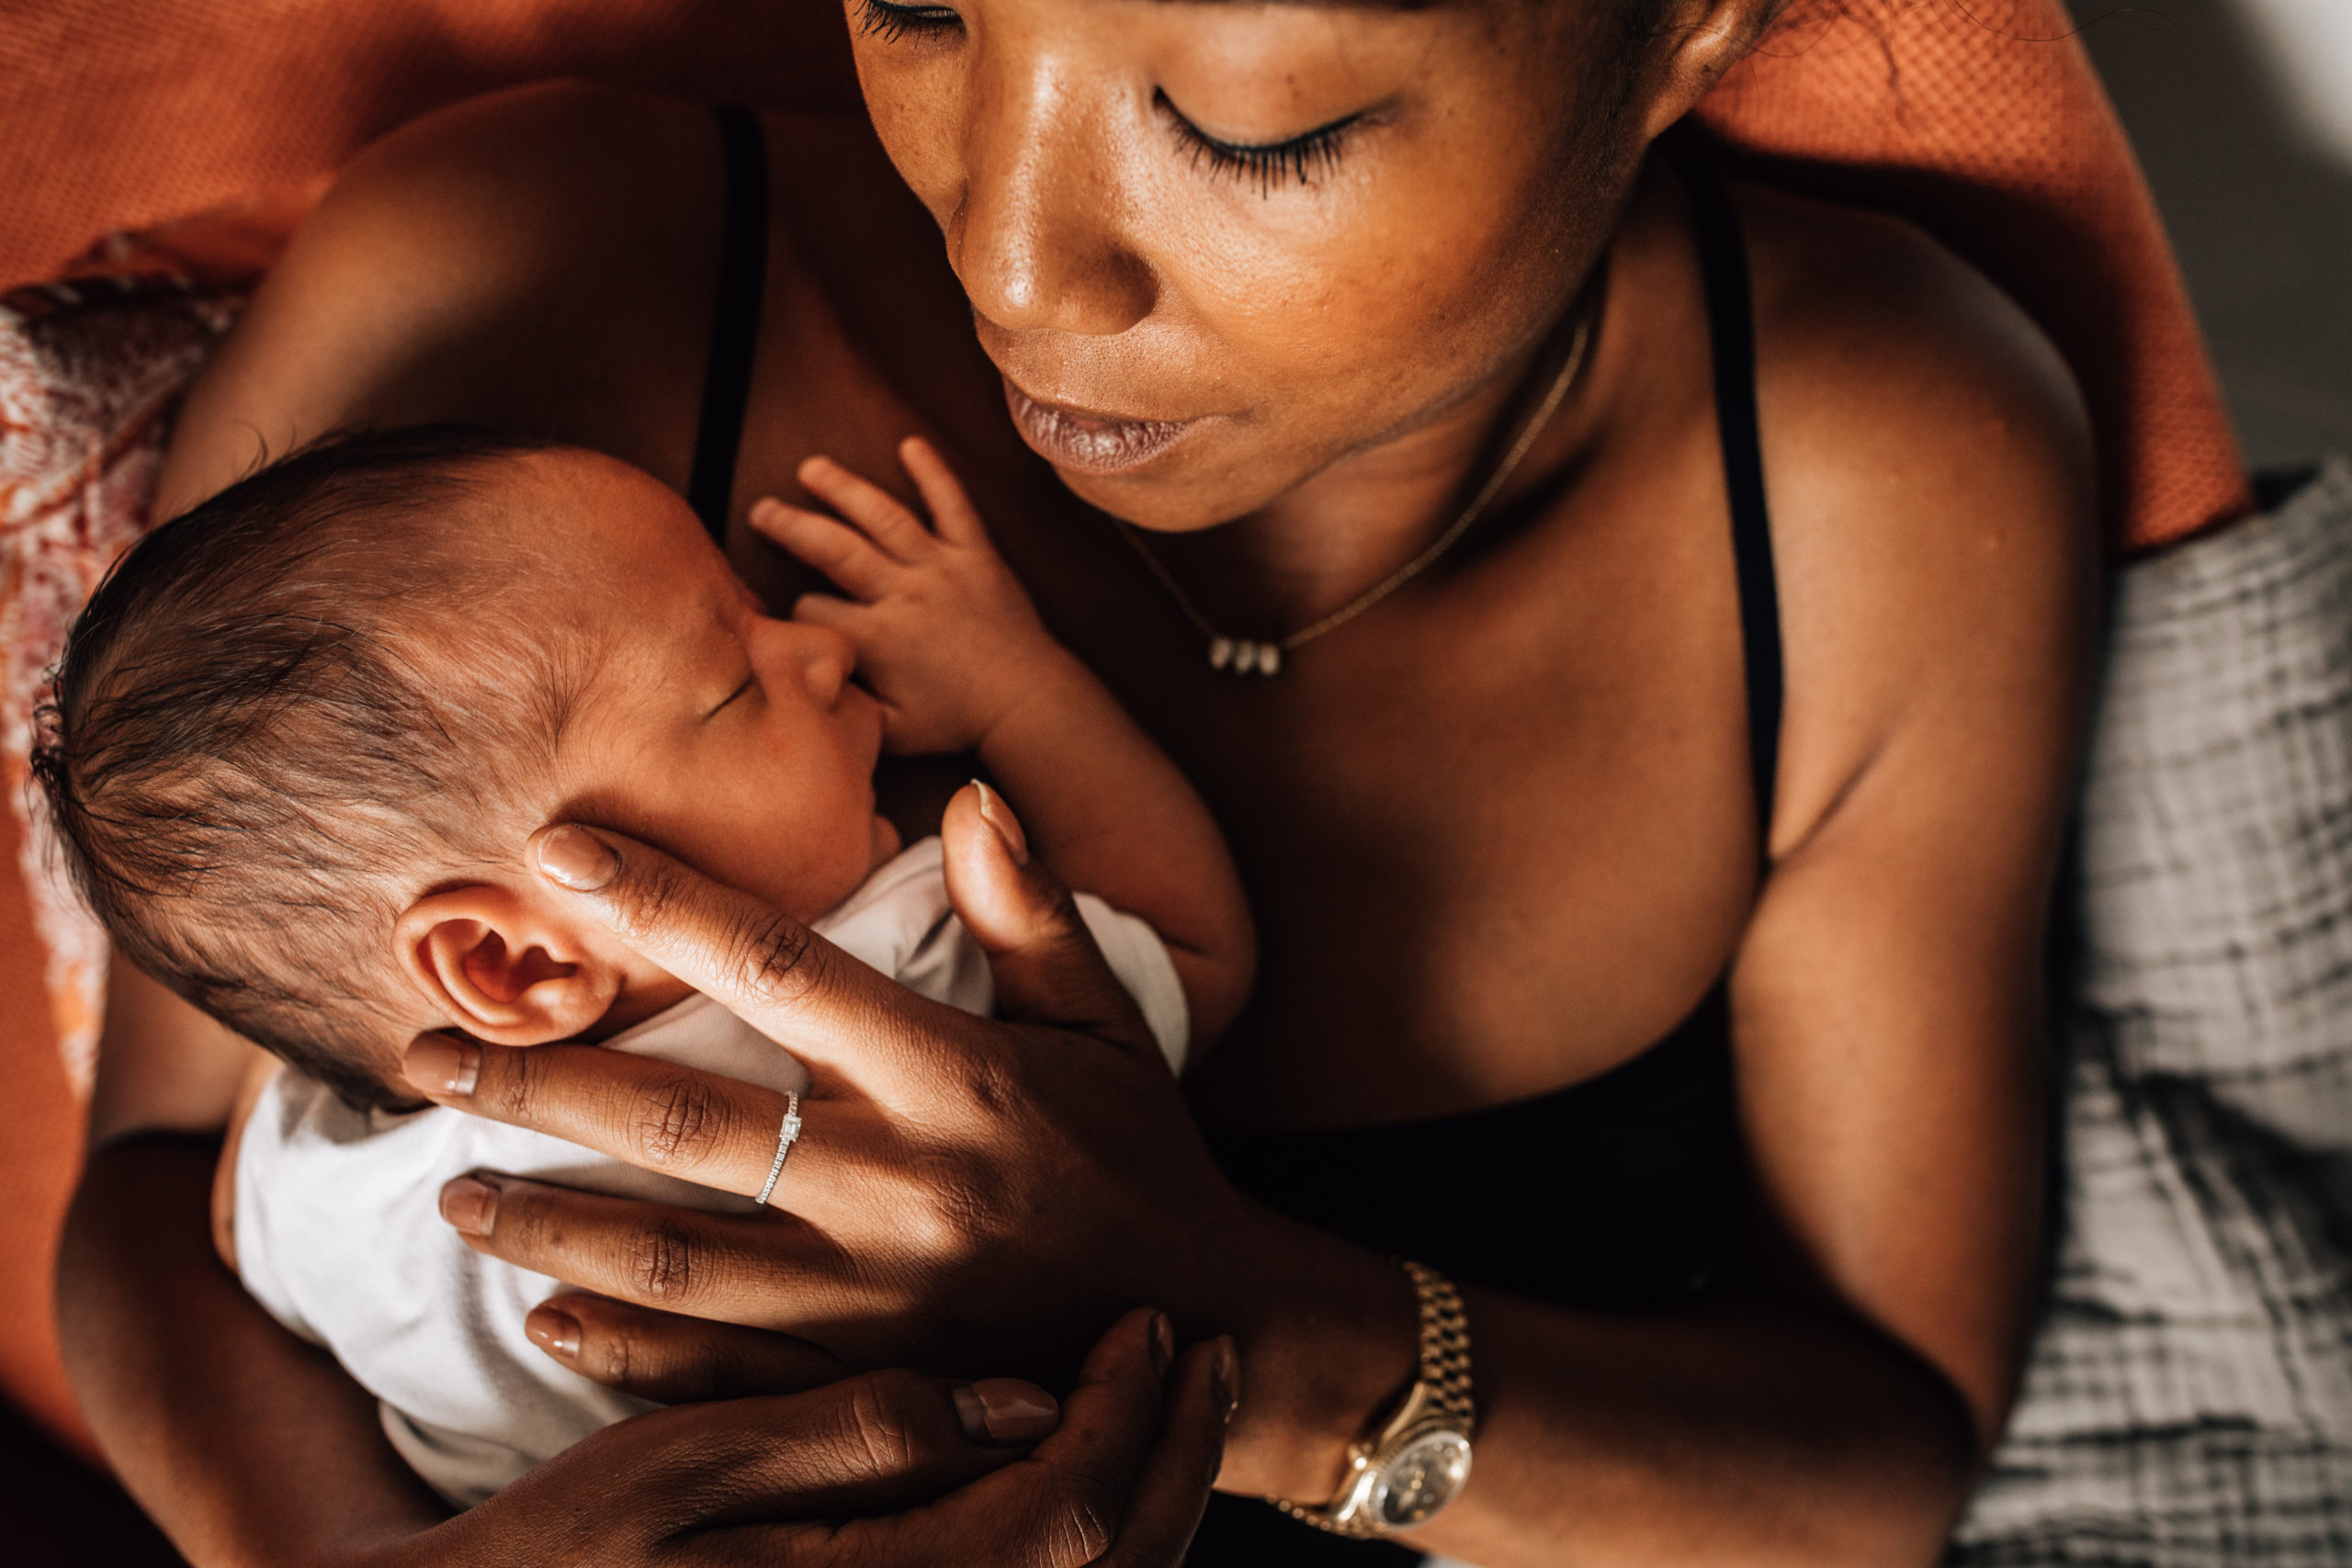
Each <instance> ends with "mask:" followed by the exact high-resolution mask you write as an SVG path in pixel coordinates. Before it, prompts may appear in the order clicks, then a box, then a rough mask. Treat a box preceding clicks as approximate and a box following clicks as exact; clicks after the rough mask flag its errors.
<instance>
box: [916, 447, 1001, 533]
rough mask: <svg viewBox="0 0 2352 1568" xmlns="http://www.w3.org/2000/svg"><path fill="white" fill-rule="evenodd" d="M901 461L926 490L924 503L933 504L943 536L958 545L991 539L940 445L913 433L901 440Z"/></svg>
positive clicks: (923, 493)
mask: <svg viewBox="0 0 2352 1568" xmlns="http://www.w3.org/2000/svg"><path fill="white" fill-rule="evenodd" d="M899 463H900V464H901V465H903V466H904V467H905V468H906V470H907V477H908V478H910V479H913V480H914V481H915V488H916V489H917V490H919V491H922V502H923V504H924V505H925V506H928V507H930V508H931V520H932V523H933V525H935V526H936V527H937V528H938V530H939V536H940V537H941V538H943V539H946V540H948V541H950V542H952V543H955V544H958V545H985V544H987V543H988V542H989V533H988V529H987V527H986V526H984V525H982V524H981V522H980V514H979V512H978V510H977V509H976V508H975V507H974V506H973V505H972V498H971V497H970V496H969V495H968V494H967V493H966V492H965V490H964V482H963V481H962V480H961V479H957V478H956V470H955V469H953V468H949V467H948V466H947V459H946V458H944V457H941V456H940V455H939V448H938V447H936V446H933V445H932V444H931V443H930V442H928V441H925V440H924V439H923V438H922V436H920V435H910V436H908V437H907V438H906V439H905V440H904V441H901V442H899Z"/></svg>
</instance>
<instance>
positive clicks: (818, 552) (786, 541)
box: [751, 501, 899, 599]
mask: <svg viewBox="0 0 2352 1568" xmlns="http://www.w3.org/2000/svg"><path fill="white" fill-rule="evenodd" d="M751 524H752V527H753V528H754V529H756V530H758V531H759V532H760V533H761V534H763V535H764V536H767V537H768V538H770V539H773V540H775V542H776V543H777V544H779V545H781V546H783V547H785V548H786V549H787V550H789V551H791V552H792V553H793V554H794V555H796V556H797V557H799V558H801V559H802V560H804V561H806V562H808V563H809V565H810V566H813V567H815V568H816V569H817V570H819V571H821V572H823V573H824V574H825V575H826V576H827V577H830V578H831V579H832V580H833V581H834V582H835V583H837V584H839V585H840V586H841V587H842V588H844V589H846V590H847V591H849V592H852V593H854V594H855V595H856V596H857V597H859V598H861V599H873V598H877V597H879V596H880V595H881V593H882V592H883V591H884V588H885V586H886V584H887V583H888V578H889V573H890V571H891V570H892V569H893V568H894V567H896V566H897V565H898V564H899V563H898V562H896V561H894V560H892V559H891V558H890V557H889V556H888V555H887V554H886V553H884V551H883V550H882V549H881V548H880V547H878V546H876V544H875V542H874V541H873V540H872V539H869V538H867V537H866V536H865V535H863V534H861V533H859V532H858V531H857V530H856V529H854V528H853V527H851V526H849V525H847V524H845V523H843V522H842V521H841V520H840V519H838V518H833V517H828V516H826V515H824V514H823V513H819V512H810V511H809V510H807V509H806V508H804V507H798V506H787V505H786V504H785V503H784V502H780V501H761V502H755V503H754V504H753V505H752V511H751Z"/></svg>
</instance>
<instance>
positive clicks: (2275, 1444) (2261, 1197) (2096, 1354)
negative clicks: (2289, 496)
mask: <svg viewBox="0 0 2352 1568" xmlns="http://www.w3.org/2000/svg"><path fill="white" fill-rule="evenodd" d="M2111 658H2112V663H2111V665H2110V668H2109V672H2108V680H2107V686H2106V696H2105V706H2104V709H2103V711H2102V713H2101V715H2100V718H2099V722H2098V729H2097V732H2096V736H2095V739H2094V744H2093V749H2092V755H2091V759H2090V772H2089V778H2088V781H2087V787H2086V795H2085V800H2084V807H2083V819H2082V828H2081V850H2080V853H2081V860H2080V867H2079V880H2078V883H2077V886H2076V893H2077V897H2078V898H2079V900H2080V908H2079V917H2080V919H2081V923H2082V931H2083V936H2084V942H2085V949H2084V953H2083V956H2082V970H2081V973H2080V974H2079V976H2077V985H2076V987H2075V992H2074V996H2073V1000H2072V1005H2071V1007H2070V1017H2069V1018H2068V1019H2067V1021H2066V1026H2065V1029H2064V1035H2065V1042H2064V1043H2065V1045H2066V1047H2067V1052H2066V1056H2067V1060H2066V1064H2065V1072H2066V1075H2067V1084H2066V1091H2065V1096H2064V1111H2063V1113H2064V1139H2063V1141H2062V1156H2061V1157H2062V1161H2063V1164H2062V1168H2061V1171H2060V1176H2061V1179H2062V1182H2063V1189H2062V1190H2063V1195H2064V1220H2063V1227H2062V1235H2061V1236H2060V1240H2059V1250H2058V1256H2057V1270H2056V1277H2055V1280H2054V1281H2053V1283H2052V1296H2051V1301H2050V1305H2049V1312H2048V1317H2047V1320H2046V1322H2045V1323H2044V1325H2043V1326H2042V1329H2041V1337H2040V1338H2039V1340H2038V1342H2037V1343H2036V1345H2035V1348H2034V1352H2033V1356H2032V1359H2031V1363H2030V1367H2029V1368H2028V1370H2027V1372H2026V1378H2025V1384H2024V1389H2023V1392H2022V1394H2021V1396H2020V1398H2019V1402H2018V1409H2017V1413H2016V1416H2015V1417H2014V1419H2013V1420H2012V1422H2011V1426H2010V1430H2009V1434H2008V1437H2007V1440H2006V1441H2005V1442H2004V1443H2003V1445H2002V1447H2001V1450H2000V1452H1999V1454H1998V1456H1997V1457H1996V1462H1995V1465H1994V1468H1993V1472H1992V1473H1991V1475H1990V1477H1989V1478H1988V1480H1987V1482H1986V1483H1985V1487H1984V1490H1983V1491H1982V1493H1981V1494H1980V1495H1978V1497H1977V1498H1976V1501H1975V1503H1974V1505H1973V1507H1972V1509H1971V1510H1970V1513H1969V1515H1968V1517H1967V1518H1966V1520H1965V1521H1964V1522H1963V1524H1962V1529H1961V1531H1960V1534H1959V1538H1958V1540H1957V1543H1956V1544H1955V1546H1954V1548H1953V1551H1952V1553H1951V1562H1954V1563H1958V1564H1968V1565H1972V1568H1973V1565H1996V1564H2029V1563H2030V1564H2044V1563H2047V1564H2075V1563H2097V1564H2119V1565H2120V1564H2149V1565H2163V1568H2174V1565H2182V1568H2186V1565H2188V1564H2197V1565H2200V1568H2201V1565H2206V1564H2239V1563H2258V1564H2263V1565H2265V1568H2305V1565H2309V1568H2320V1565H2322V1564H2345V1563H2352V465H2347V464H2346V463H2345V462H2343V461H2341V460H2338V461H2335V462H2333V463H2331V464H2329V465H2328V466H2327V467H2326V468H2324V470H2323V471H2322V473H2321V475H2320V477H2319V478H2318V479H2316V480H2314V481H2313V482H2312V484H2310V485H2309V486H2307V487H2306V488H2305V489H2304V490H2303V491H2301V492H2300V493H2299V494H2298V495H2296V496H2295V497H2294V499H2293V500H2291V501H2290V502H2288V503H2286V504H2285V505H2284V506H2282V507H2281V508H2279V509H2278V511H2277V512H2276V513H2273V514H2272V515H2270V516H2268V517H2266V518H2263V519H2260V520H2258V521H2256V522H2254V523H2251V524H2248V525H2242V526H2240V527H2237V528H2234V529H2231V530H2229V531H2227V532H2225V533H2223V534H2222V535H2220V536H2216V537H2213V538H2211V539H2206V540H2202V541H2199V542H2194V543H2191V544H2189V545H2187V546H2185V547H2180V548H2178V549H2176V550H2174V551H2171V552H2169V553H2167V554H2165V555H2164V556H2162V557H2159V558H2154V559H2152V560H2149V561H2146V562H2143V563H2142V564H2140V565H2137V566H2134V567H2132V568H2131V569H2130V570H2127V571H2126V572H2125V573H2124V574H2123V575H2122V578H2121V580H2120V583H2119V585H2118V593H2117V599H2116V603H2115V626H2114V632H2113V651H2112V655H2111Z"/></svg>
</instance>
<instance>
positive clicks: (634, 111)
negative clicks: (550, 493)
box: [164, 83, 723, 510]
mask: <svg viewBox="0 0 2352 1568" xmlns="http://www.w3.org/2000/svg"><path fill="white" fill-rule="evenodd" d="M722 181H723V176H722V174H721V164H720V156H719V140H718V131H717V129H716V127H715V125H714V123H713V119H712V117H711V114H710V111H709V110H708V109H707V108H705V107H700V106H697V105H692V104H686V103H680V102H674V101H671V100H666V99H662V98H656V97H651V96H645V95H641V94H637V93H631V92H625V91H621V90H618V89H615V88H609V87H601V86H594V85H586V84H580V83H550V84H541V85H533V86H530V87H525V88H517V89H513V90H510V91H506V92H503V93H497V94H493V95H491V96H487V97H482V98H478V99H473V100H469V101H468V102H466V103H462V104H458V105H455V106H452V107H448V108H445V109H441V110H437V111H435V112H434V113H432V114H429V115H426V116H424V117H423V118H419V119H417V120H415V121H413V122H411V123H410V124H408V125H406V126H403V127H401V129H400V130H396V131H394V132H393V133H392V134H390V136H387V137H386V138H384V139H383V140H382V141H379V142H377V143H375V144H374V145H372V146H370V147H369V148H368V150H367V151H365V152H362V153H361V154H360V155H359V156H358V157H357V158H356V159H355V160H354V161H353V162H352V163H351V164H350V165H349V166H348V167H347V168H346V169H345V171H344V172H343V173H342V175H340V176H339V177H338V178H337V180H336V182H335V184H334V186H333V187H332V188H331V189H330V190H329V192H328V193H327V195H326V197H324V198H323V199H322V201H321V203H320V204H319V206H318V208H317V209H315V210H314V211H313V212H312V213H311V216H310V218H309V219H308V220H306V221H305V223H304V224H303V226H302V229H301V231H300V232H299V233H298V234H297V236H296V238H295V241H294V243H293V245H292V246H291V247H290V248H289V250H288V253H287V254H286V256H285V257H284V259H283V260H282V261H281V262H280V264H279V265H278V266H277V268H276V269H275V270H274V271H273V272H272V274H271V276H270V277H269V279H268V281H267V282H266V284H265V286H264V287H263V288H262V290H261V292H260V293H259V294H258V295H257V296H256V298H255V299H254V304H253V306H252V308H251V310H249V311H248V313H247V317H246V319H245V321H243V322H242V323H240V326H239V329H238V331H237V332H236V333H234V334H232V337H231V339H230V340H229V342H228V344H225V345H224V348H223V351H222V353H221V355H220V356H219V358H218V360H217V361H216V363H215V365H214V366H213V367H212V368H211V369H210V370H209V372H208V374H207V376H206V377H205V378H204V380H203V381H202V382H201V383H200V384H199V386H198V389H197V392H196V394H195V396H194V398H193V399H192V400H191V402H190V405H189V408H188V410H187V419H186V420H185V421H184V422H183V426H182V433H181V437H180V439H179V441H178V442H177V443H176V446H175V452H174V454H173V458H172V462H171V466H170V468H169V469H168V470H167V473H166V475H165V479H164V502H165V504H166V505H167V506H169V507H171V508H172V509H174V510H176V509H178V508H181V507H184V506H186V505H187V504H190V503H192V502H194V501H196V500H198V499H200V498H201V497H202V496H204V495H206V494H209V493H210V491H213V490H215V489H218V488H219V487H220V484H222V483H226V482H228V481H229V480H230V479H234V478H235V477H236V476H237V475H238V474H240V473H242V472H243V471H245V470H246V469H247V468H250V467H251V466H252V465H253V463H254V460H255V458H256V457H257V456H266V457H276V456H277V455H279V454H280V453H282V452H283V451H284V450H286V449H287V448H288V446H293V445H298V444H300V442H303V441H306V440H309V439H311V438H312V437H314V436H316V435H318V434H322V433H324V432H326V431H330V430H334V429H336V428H339V427H343V426H347V425H351V424H356V423H413V422H417V421H424V420H466V421H473V422H478V423H491V424H496V425H502V426H506V427H516V426H522V427H528V428H530V429H532V430H534V431H535V432H537V433H540V434H552V435H555V436H558V437H560V438H562V439H569V440H577V441H580V442H582V444H585V445H592V446H603V447H605V448H606V449H609V450H614V451H615V452H616V455H618V456H622V457H628V458H629V459H630V460H632V461H635V462H638V463H639V464H640V466H644V467H647V468H654V469H655V470H657V471H660V470H662V469H664V468H672V467H677V466H680V465H682V464H683V463H684V461H685V460H686V456H685V454H686V450H687V447H686V443H688V442H690V439H691V434H690V433H691V425H692V421H693V414H694V401H693V397H694V391H695V388H696V387H697V385H698V378H699V375H700V368H701V358H702V355H703V352H704V349H705V346H706V344H707V337H708V325H707V314H708V310H709V308H710V300H711V295H712V290H713V288H715V282H716V258H717V254H718V244H719V237H718V235H719V224H720V213H721V210H722V206H723V204H722V201H721V195H720V193H721V188H722ZM673 416H674V417H673ZM673 426H674V427H675V428H674V429H673V428H672V427H673ZM639 430H644V431H647V432H650V434H648V435H646V436H643V437H638V436H634V435H633V434H632V432H635V431H639ZM256 432H258V433H259V439H260V442H261V446H262V448H263V450H262V452H261V453H259V454H257V453H256V452H255V450H254V443H255V434H254V433H256ZM632 443H634V445H633V444H632ZM673 447H675V448H677V450H675V451H673V450H672V448H673Z"/></svg>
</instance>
